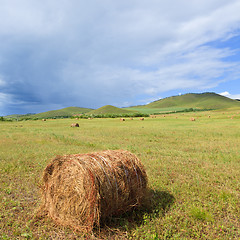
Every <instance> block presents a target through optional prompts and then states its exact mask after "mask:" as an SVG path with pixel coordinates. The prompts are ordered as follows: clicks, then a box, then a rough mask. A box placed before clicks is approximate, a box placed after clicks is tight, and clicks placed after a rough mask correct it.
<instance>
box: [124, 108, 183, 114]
mask: <svg viewBox="0 0 240 240" xmlns="http://www.w3.org/2000/svg"><path fill="white" fill-rule="evenodd" d="M125 109H127V110H133V111H138V112H140V113H143V114H157V113H169V112H175V111H183V110H185V109H186V108H184V107H169V108H147V107H129V108H125Z"/></svg>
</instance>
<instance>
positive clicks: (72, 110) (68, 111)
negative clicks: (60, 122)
mask: <svg viewBox="0 0 240 240" xmlns="http://www.w3.org/2000/svg"><path fill="white" fill-rule="evenodd" d="M91 110H92V109H90V108H80V107H67V108H63V109H59V110H52V111H48V112H43V113H38V114H34V115H31V116H29V117H30V118H55V117H71V116H73V115H77V114H84V113H86V112H89V111H91Z"/></svg>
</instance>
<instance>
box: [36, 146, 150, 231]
mask: <svg viewBox="0 0 240 240" xmlns="http://www.w3.org/2000/svg"><path fill="white" fill-rule="evenodd" d="M146 189H147V175H146V172H145V170H144V166H143V165H142V164H141V162H140V160H139V159H138V158H137V157H136V156H135V155H134V154H132V153H130V152H128V151H124V150H112V151H111V150H108V151H103V152H96V153H88V154H75V155H64V156H57V157H56V158H54V159H53V160H52V161H51V163H50V164H49V165H48V166H47V167H46V168H45V170H44V173H43V186H42V205H41V207H40V210H39V214H40V215H41V214H42V215H44V214H47V215H48V216H50V217H51V218H52V219H53V220H54V221H55V222H56V223H58V224H60V225H64V226H69V227H72V228H74V229H75V230H79V231H83V232H89V231H92V229H93V227H94V226H98V227H99V226H100V220H104V219H106V218H109V217H111V216H117V215H120V214H122V213H124V212H126V211H129V210H130V209H132V208H133V207H136V206H139V205H140V204H141V203H142V201H143V199H144V196H145V194H146Z"/></svg>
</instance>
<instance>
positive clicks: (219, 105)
mask: <svg viewBox="0 0 240 240" xmlns="http://www.w3.org/2000/svg"><path fill="white" fill-rule="evenodd" d="M172 107H181V108H200V109H224V108H232V107H240V102H239V101H237V100H233V99H230V98H227V97H224V96H222V95H219V94H216V93H208V92H207V93H188V94H184V95H180V96H173V97H168V98H164V99H160V100H158V101H155V102H152V103H149V104H147V105H145V108H172Z"/></svg>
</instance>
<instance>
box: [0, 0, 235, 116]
mask: <svg viewBox="0 0 240 240" xmlns="http://www.w3.org/2000/svg"><path fill="white" fill-rule="evenodd" d="M239 12H240V1H239V0H211V1H209V0H191V1H189V0H168V1H165V0H141V1H139V0H121V1H112V0H88V1H85V0H41V1H38V0H11V1H9V0H0V16H1V21H0V116H5V115H7V114H14V113H21V114H25V113H38V112H43V111H49V110H55V109H60V108H63V107H69V106H78V107H90V108H98V107H101V106H103V105H106V104H111V105H114V106H118V107H122V106H130V105H138V104H146V103H148V102H151V101H153V100H156V99H159V98H164V97H168V96H172V95H178V94H179V93H181V94H184V93H189V92H195V93H199V92H206V91H208V92H209V91H211V92H212V91H213V92H216V93H221V94H223V95H225V96H228V97H231V98H240V14H239Z"/></svg>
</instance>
